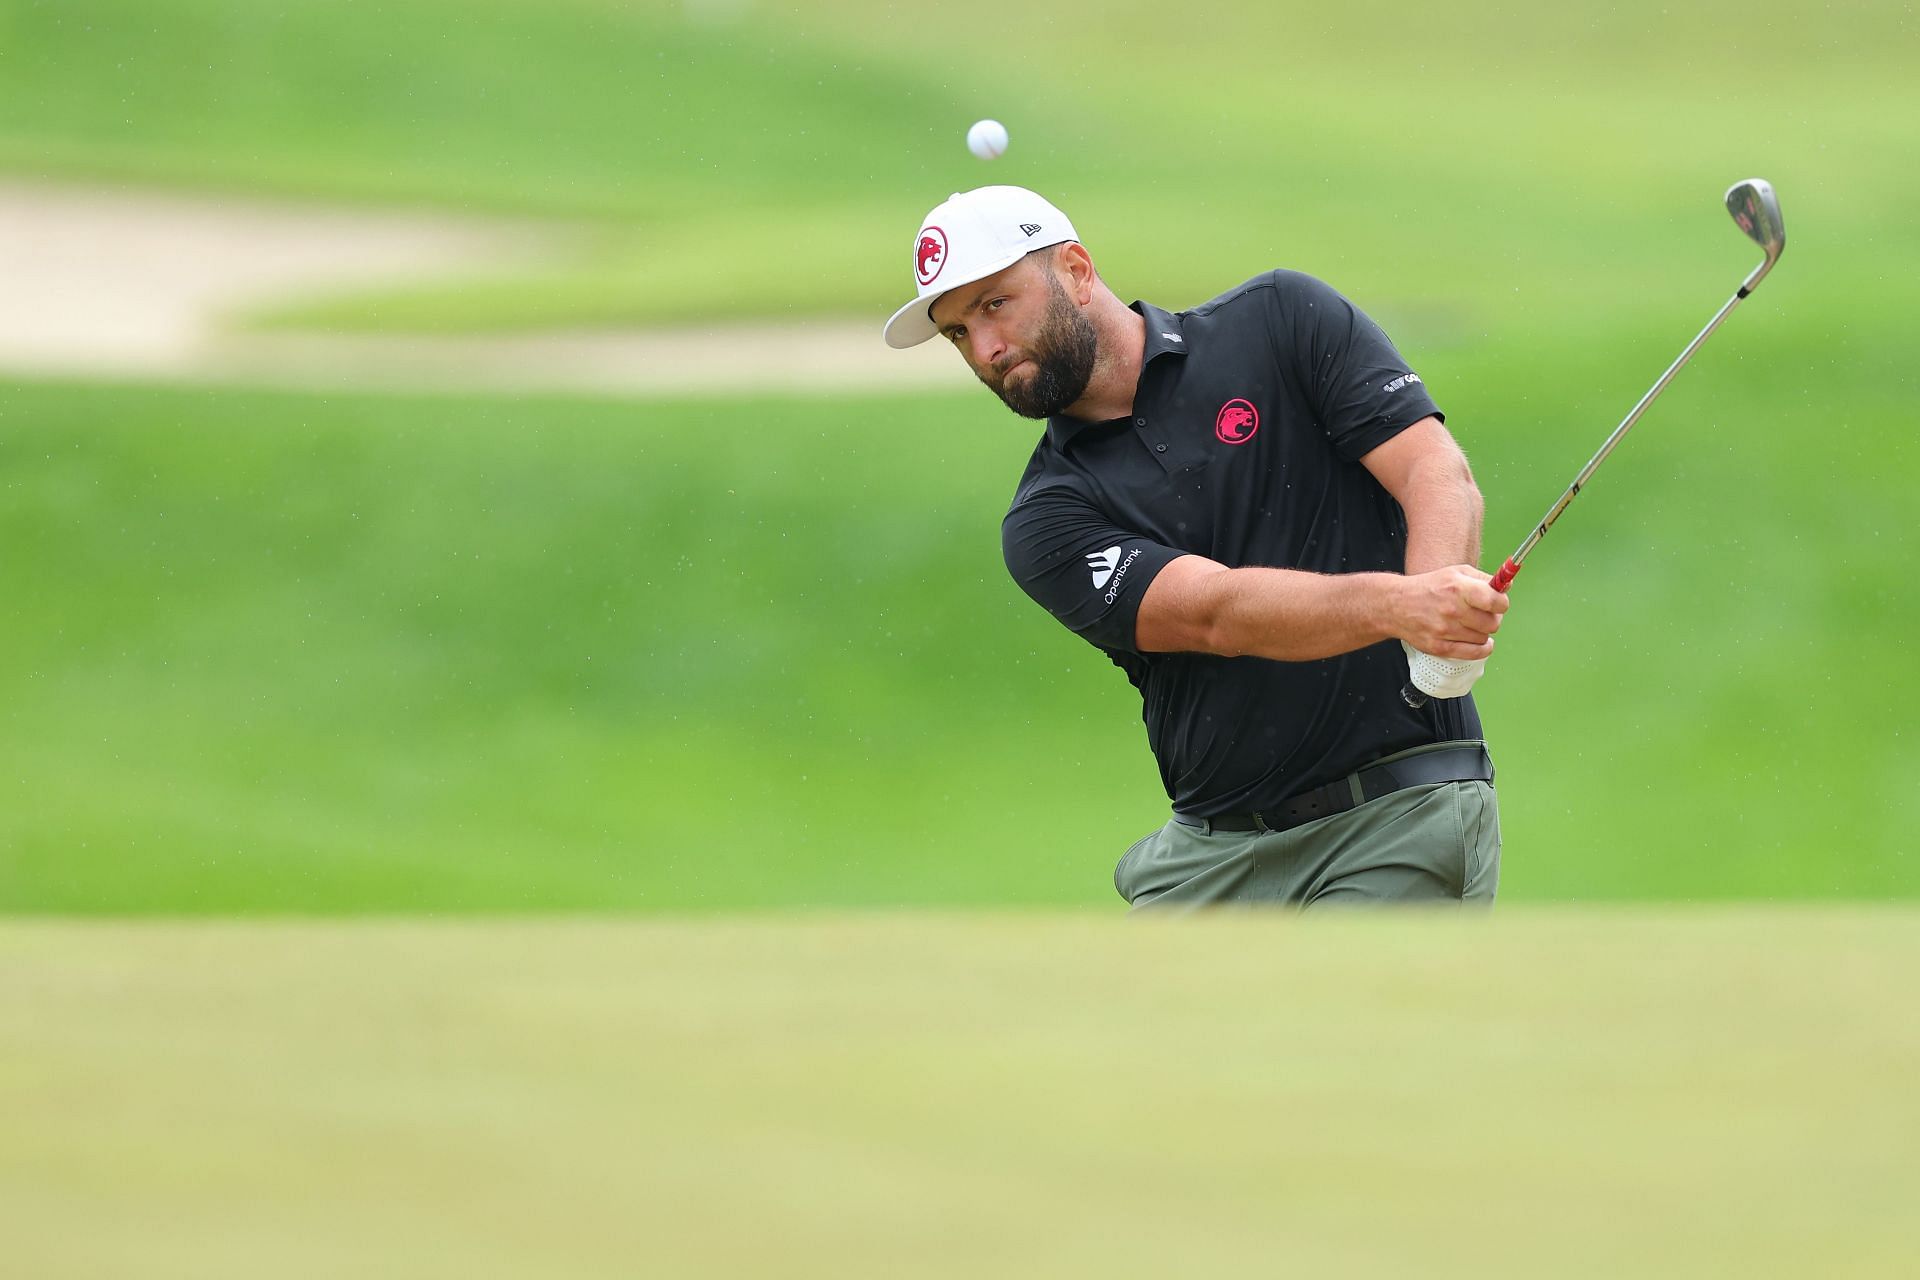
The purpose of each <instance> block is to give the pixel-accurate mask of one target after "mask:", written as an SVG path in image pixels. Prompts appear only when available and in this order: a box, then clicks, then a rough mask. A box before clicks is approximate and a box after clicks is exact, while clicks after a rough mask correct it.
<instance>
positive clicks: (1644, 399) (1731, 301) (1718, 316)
mask: <svg viewBox="0 0 1920 1280" xmlns="http://www.w3.org/2000/svg"><path fill="white" fill-rule="evenodd" d="M1772 265H1773V264H1772V263H1771V262H1768V263H1765V264H1763V265H1762V266H1761V268H1760V269H1758V270H1756V271H1755V272H1754V273H1753V274H1752V275H1751V276H1748V277H1747V279H1746V281H1745V282H1744V283H1743V284H1741V286H1740V289H1739V292H1737V293H1735V294H1734V295H1733V296H1732V297H1731V298H1728V299H1727V302H1726V305H1725V306H1723V307H1721V308H1720V310H1718V311H1716V312H1715V313H1714V315H1713V319H1711V320H1709V321H1707V327H1706V328H1704V329H1702V330H1701V331H1700V332H1699V333H1697V334H1695V335H1694V338H1693V341H1692V342H1689V343H1688V344H1687V349H1686V350H1685V351H1682V352H1681V353H1680V356H1679V358H1678V359H1676V360H1675V361H1674V362H1673V363H1672V364H1670V365H1668V366H1667V371H1666V372H1665V373H1663V374H1661V375H1660V380H1659V381H1657V382H1655V383H1654V384H1653V386H1652V387H1650V388H1648V390H1647V394H1645V395H1644V396H1641V397H1640V403H1639V404H1636V405H1634V406H1633V408H1632V409H1630V410H1629V411H1628V412H1627V416H1626V417H1625V418H1622V419H1621V420H1620V425H1619V426H1617V427H1615V428H1614V429H1613V434H1612V435H1610V436H1608V437H1607V442H1606V443H1605V444H1603V445H1601V446H1600V452H1598V453H1596V454H1594V455H1593V457H1592V458H1591V459H1589V460H1588V462H1587V465H1586V466H1584V467H1582V468H1580V474H1579V475H1577V476H1575V477H1574V478H1573V483H1572V484H1570V485H1568V486H1567V491H1566V492H1565V493H1563V494H1561V495H1560V500H1559V501H1558V502H1556V503H1554V504H1553V506H1552V507H1551V508H1550V509H1549V510H1548V511H1547V514H1546V518H1545V519H1543V520H1541V521H1540V523H1539V524H1537V525H1535V526H1534V529H1533V532H1532V533H1530V534H1528V535H1527V540H1526V541H1525V542H1523V543H1521V544H1520V549H1519V550H1518V551H1516V552H1514V553H1513V554H1512V555H1511V556H1509V557H1508V559H1507V563H1508V564H1509V565H1510V566H1512V568H1513V570H1514V571H1515V572H1517V571H1518V570H1519V568H1520V566H1521V565H1522V564H1525V563H1526V559H1527V553H1528V552H1530V551H1532V550H1533V549H1534V548H1535V547H1536V546H1538V545H1539V544H1540V539H1542V538H1544V537H1546V536H1547V530H1548V529H1550V528H1552V527H1553V522H1554V521H1555V520H1558V519H1559V518H1560V513H1561V512H1562V511H1565V510H1566V509H1567V506H1568V504H1569V503H1571V502H1572V501H1573V500H1574V498H1575V496H1577V495H1578V494H1579V492H1580V490H1581V487H1582V486H1584V485H1585V484H1586V483H1587V481H1588V480H1590V479H1592V477H1593V473H1594V472H1595V471H1598V470H1599V469H1600V464H1601V463H1603V462H1605V461H1606V460H1607V455H1608V454H1610V453H1612V452H1613V450H1614V446H1615V445H1617V444H1619V443H1620V440H1621V438H1622V437H1624V436H1625V435H1626V434H1627V432H1628V431H1629V430H1630V429H1631V428H1632V426H1633V424H1634V423H1636V422H1638V421H1639V420H1640V415H1641V414H1643V413H1645V412H1646V411H1647V406H1648V405H1650V404H1652V403H1653V402H1654V398H1655V397H1657V396H1658V395H1659V394H1660V393H1661V392H1662V391H1665V390H1666V389H1667V384H1668V383H1669V382H1672V381H1673V375H1674V374H1676V373H1678V372H1680V369H1681V367H1682V366H1683V365H1685V364H1686V363H1687V361H1688V360H1691V359H1692V358H1693V353H1694V352H1695V351H1697V350H1699V349H1700V344H1701V343H1703V342H1705V341H1706V340H1707V337H1708V335H1709V334H1711V333H1712V332H1713V331H1714V330H1715V329H1718V328H1719V327H1720V322H1721V321H1722V320H1725V319H1726V318H1727V314H1728V313H1729V312H1731V311H1732V310H1733V309H1734V308H1735V307H1737V306H1739V305H1740V300H1741V299H1742V298H1745V297H1746V296H1747V295H1748V294H1749V293H1752V292H1753V286H1754V285H1756V284H1758V283H1759V282H1760V277H1761V276H1763V275H1765V274H1766V268H1767V267H1770V266H1772ZM1509 577H1511V575H1509Z"/></svg>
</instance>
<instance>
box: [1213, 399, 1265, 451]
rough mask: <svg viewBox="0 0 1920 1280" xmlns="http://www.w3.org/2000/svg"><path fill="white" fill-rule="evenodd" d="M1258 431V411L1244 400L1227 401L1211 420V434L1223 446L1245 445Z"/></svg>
mask: <svg viewBox="0 0 1920 1280" xmlns="http://www.w3.org/2000/svg"><path fill="white" fill-rule="evenodd" d="M1259 429H1260V411H1259V410H1258V409H1256V408H1254V407H1253V405H1252V403H1251V402H1249V401H1246V400H1229V401H1227V402H1226V403H1225V404H1223V405H1221V406H1220V413H1219V415H1218V416H1217V417H1215V418H1214V420H1213V434H1214V435H1216V436H1219V437H1220V439H1221V441H1222V443H1225V444H1245V443H1246V442H1247V441H1249V440H1251V439H1253V433H1254V432H1256V431H1258V430H1259Z"/></svg>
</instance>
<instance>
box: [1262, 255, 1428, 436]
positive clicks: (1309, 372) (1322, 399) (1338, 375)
mask: <svg viewBox="0 0 1920 1280" xmlns="http://www.w3.org/2000/svg"><path fill="white" fill-rule="evenodd" d="M1273 275H1274V285H1275V289H1274V297H1275V301H1276V305H1277V308H1278V314H1277V315H1276V316H1275V319H1274V340H1275V343H1276V344H1277V345H1278V346H1279V348H1280V355H1281V358H1282V360H1283V361H1285V362H1287V363H1290V364H1291V365H1292V366H1293V367H1294V368H1296V369H1297V370H1298V371H1299V375H1300V377H1301V378H1302V379H1303V380H1304V381H1305V383H1306V386H1307V388H1308V394H1309V396H1310V398H1311V401H1312V403H1313V406H1314V409H1315V411H1316V412H1318V413H1319V415H1320V422H1321V425H1322V426H1323V427H1324V428H1325V430H1326V433H1327V437H1328V438H1329V439H1330V440H1332V442H1333V447H1334V449H1335V450H1336V451H1337V452H1338V453H1339V454H1340V456H1341V457H1343V458H1345V459H1347V460H1348V461H1349V462H1357V461H1359V460H1360V458H1361V457H1362V456H1364V455H1366V454H1368V453H1370V452H1372V451H1373V450H1374V449H1376V448H1378V447H1379V446H1380V445H1383V444H1385V443H1386V442H1387V441H1389V440H1391V439H1393V437H1395V436H1397V435H1399V434H1400V433H1401V432H1402V431H1404V430H1406V429H1407V428H1408V427H1410V426H1412V425H1413V424H1414V423H1416V422H1418V421H1420V420H1421V419H1422V418H1425V417H1429V416H1431V417H1435V418H1439V419H1441V420H1442V421H1445V419H1446V415H1444V414H1442V413H1441V412H1440V410H1439V409H1438V408H1437V407H1436V406H1435V405H1434V403H1433V399H1432V397H1430V396H1429V395H1428V394H1427V389H1426V384H1425V383H1423V382H1421V381H1420V375H1419V374H1417V373H1415V372H1414V371H1413V369H1412V368H1411V367H1410V366H1409V365H1408V364H1407V361H1406V357H1404V356H1402V355H1401V354H1400V353H1399V351H1397V350H1395V349H1394V345H1393V343H1392V341H1390V340H1389V339H1388V337H1387V335H1386V333H1385V332H1384V331H1383V330H1382V329H1381V328H1380V326H1379V325H1377V324H1375V323H1374V322H1373V321H1372V320H1371V319H1369V318H1368V317H1367V314H1366V313H1365V312H1363V311H1361V310H1360V308H1358V307H1356V306H1354V305H1353V303H1351V302H1349V301H1348V300H1347V299H1346V298H1345V297H1343V296H1341V295H1340V294H1339V293H1338V292H1337V291H1335V290H1334V289H1333V288H1332V287H1331V286H1329V285H1327V284H1325V283H1323V282H1322V281H1319V280H1316V279H1314V278H1313V277H1312V276H1309V275H1303V274H1301V273H1300V272H1297V271H1276V272H1274V273H1273Z"/></svg>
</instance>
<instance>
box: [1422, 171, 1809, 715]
mask: <svg viewBox="0 0 1920 1280" xmlns="http://www.w3.org/2000/svg"><path fill="white" fill-rule="evenodd" d="M1727 212H1728V213H1730V214H1732V215H1733V220H1734V221H1735V222H1736V223H1738V224H1739V226H1740V230H1742V231H1744V232H1746V234H1747V237H1748V238H1749V239H1751V240H1752V241H1753V242H1754V243H1755V244H1757V245H1759V246H1760V249H1761V251H1762V252H1763V253H1765V254H1766V255H1767V256H1766V260H1765V261H1764V262H1762V263H1761V264H1760V265H1759V266H1757V267H1755V268H1754V269H1753V270H1752V271H1751V272H1750V273H1748V275H1747V278H1746V279H1745V280H1744V281H1742V282H1741V284H1740V288H1739V290H1738V291H1737V292H1736V293H1735V294H1734V295H1733V296H1732V297H1731V298H1729V299H1727V303H1726V305H1725V306H1723V307H1721V308H1720V310H1719V311H1717V312H1715V313H1714V316H1713V319H1711V320H1709V321H1707V327H1706V328H1704V329H1702V330H1701V331H1700V332H1699V333H1698V334H1696V335H1695V336H1694V339H1693V341H1692V342H1689V343H1688V344H1687V348H1686V350H1684V351H1682V352H1681V353H1680V357H1679V359H1677V360H1675V361H1674V362H1673V363H1672V364H1670V365H1668V366H1667V371H1666V372H1665V373H1663V374H1661V375H1660V380H1659V381H1658V382H1656V383H1654V384H1653V386H1652V388H1650V389H1649V390H1648V392H1647V394H1646V395H1644V396H1641V397H1640V403H1639V404H1636V405H1634V406H1633V408H1632V410H1631V411H1629V412H1628V414H1627V416H1626V417H1625V418H1624V419H1622V420H1621V422H1620V425H1619V426H1617V427H1615V428H1614V429H1613V434H1612V435H1610V436H1608V437H1607V441H1606V443H1605V444H1603V445H1601V446H1600V452H1598V453H1596V454H1594V455H1593V457H1592V459H1591V460H1590V461H1589V462H1588V463H1587V465H1586V466H1584V467H1582V468H1580V474H1579V475H1577V476H1575V477H1574V478H1573V483H1572V484H1570V485H1568V486H1567V491H1566V492H1565V493H1563V494H1561V495H1560V500H1559V501H1558V502H1556V503H1554V504H1553V506H1552V507H1551V508H1550V509H1549V510H1548V511H1547V514H1546V518H1545V519H1543V520H1541V521H1540V523H1539V524H1537V525H1535V526H1534V530H1533V532H1532V533H1530V534H1528V535H1527V540H1526V541H1525V542H1523V543H1521V544H1520V549H1519V550H1518V551H1515V552H1514V553H1513V554H1512V555H1510V556H1508V557H1507V561H1506V563H1505V564H1503V565H1501V566H1500V571H1499V572H1498V573H1496V574H1494V575H1493V589H1494V590H1495V591H1505V590H1506V589H1507V587H1508V585H1509V584H1510V583H1511V582H1512V581H1513V578H1514V575H1515V574H1517V573H1519V572H1520V566H1521V565H1523V564H1525V563H1526V559H1527V555H1528V553H1529V552H1531V551H1532V550H1533V549H1534V547H1536V546H1538V545H1539V542H1540V539H1542V538H1544V537H1546V536H1547V530H1548V529H1551V528H1552V527H1553V522H1554V521H1555V520H1558V519H1559V518H1560V513H1561V512H1563V511H1565V510H1566V509H1567V506H1568V504H1569V503H1571V502H1572V501H1573V499H1574V496H1575V495H1576V494H1578V493H1579V492H1580V489H1581V487H1582V486H1583V485H1585V484H1586V483H1587V481H1588V479H1590V478H1591V477H1592V475H1593V473H1594V472H1595V471H1597V470H1599V469H1600V464H1601V463H1602V462H1605V461H1606V460H1607V455H1608V454H1610V453H1612V452H1613V449H1614V446H1615V445H1617V444H1619V443H1620V440H1621V438H1622V437H1623V436H1625V435H1626V434H1627V431H1628V429H1629V428H1631V427H1632V426H1633V424H1634V423H1636V422H1638V421H1639V420H1640V415H1641V414H1642V413H1645V412H1646V409H1647V406H1648V405H1650V404H1652V403H1653V401H1654V397H1655V396H1658V395H1659V394H1660V393H1661V392H1662V391H1664V390H1666V386H1667V383H1669V382H1671V381H1672V380H1673V375H1674V374H1676V373H1678V372H1680V366H1681V365H1684V364H1685V363H1686V362H1687V361H1688V360H1689V359H1691V358H1692V356H1693V353H1694V352H1695V351H1696V350H1697V349H1698V348H1699V346H1700V344H1701V343H1703V342H1705V341H1706V340H1707V335H1708V334H1710V333H1712V332H1713V331H1714V330H1715V329H1717V328H1719V327H1720V322H1721V321H1722V320H1725V319H1726V318H1727V313H1728V312H1730V311H1732V310H1733V309H1734V307H1736V306H1737V305H1739V303H1740V300H1741V299H1743V298H1745V297H1746V296H1747V295H1748V294H1750V293H1752V292H1753V291H1754V290H1755V289H1756V288H1758V287H1759V285H1760V282H1761V281H1762V280H1764V279H1766V278H1767V272H1769V271H1771V270H1773V264H1774V263H1776V262H1778V261H1779V260H1780V251H1781V250H1782V249H1785V248H1786V247H1787V228H1786V224H1785V223H1784V222H1782V221H1781V220H1780V201H1779V199H1778V198H1777V197H1776V196H1775V195H1774V194H1773V184H1772V183H1770V182H1768V181H1767V180H1766V179H1765V178H1748V179H1747V180H1746V181H1745V182H1737V183H1735V184H1734V185H1733V186H1732V187H1730V188H1729V189H1728V190H1727ZM1420 660H1424V661H1425V662H1426V663H1428V664H1432V665H1431V666H1429V667H1427V668H1426V669H1425V670H1424V671H1423V670H1421V669H1420V668H1419V667H1417V666H1416V676H1419V677H1422V678H1423V679H1426V682H1430V683H1437V682H1438V681H1439V680H1441V679H1444V677H1445V676H1447V675H1449V674H1451V673H1453V672H1456V671H1458V670H1459V669H1460V668H1462V667H1465V666H1467V665H1468V664H1467V663H1462V662H1455V661H1453V660H1451V659H1446V658H1435V657H1433V656H1432V655H1431V654H1418V655H1417V658H1415V659H1414V661H1416V663H1417V662H1419V661H1420ZM1429 677H1430V678H1429ZM1400 696H1401V697H1402V698H1404V699H1405V700H1406V703H1407V705H1408V706H1410V707H1414V708H1419V707H1422V706H1425V705H1426V702H1427V698H1428V695H1427V694H1426V693H1424V692H1422V691H1421V690H1420V689H1419V688H1418V687H1416V684H1414V683H1409V684H1408V685H1407V686H1406V687H1405V688H1404V689H1402V690H1401V691H1400Z"/></svg>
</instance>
